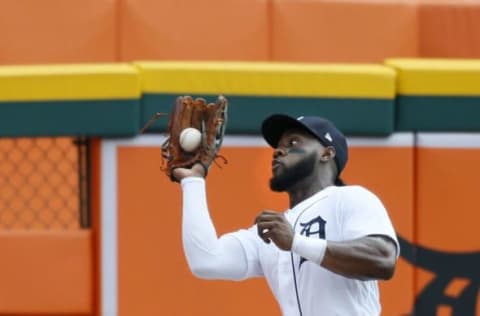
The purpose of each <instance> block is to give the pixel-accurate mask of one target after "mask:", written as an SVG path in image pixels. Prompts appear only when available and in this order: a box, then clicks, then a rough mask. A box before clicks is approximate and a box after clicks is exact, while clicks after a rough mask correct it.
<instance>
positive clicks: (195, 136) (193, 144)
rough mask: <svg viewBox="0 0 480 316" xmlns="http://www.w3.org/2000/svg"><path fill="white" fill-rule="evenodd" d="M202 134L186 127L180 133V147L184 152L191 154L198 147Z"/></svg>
mask: <svg viewBox="0 0 480 316" xmlns="http://www.w3.org/2000/svg"><path fill="white" fill-rule="evenodd" d="M201 140H202V134H201V133H200V131H199V130H198V129H196V128H193V127H187V128H186V129H184V130H183V131H182V132H181V133H180V146H181V147H182V149H183V150H185V151H186V152H192V151H194V150H195V149H197V147H198V146H199V145H200V142H201Z"/></svg>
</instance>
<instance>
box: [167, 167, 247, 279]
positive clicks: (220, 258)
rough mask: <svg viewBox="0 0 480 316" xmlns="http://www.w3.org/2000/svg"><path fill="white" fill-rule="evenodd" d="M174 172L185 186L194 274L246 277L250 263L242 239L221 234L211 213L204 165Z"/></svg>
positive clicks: (186, 237)
mask: <svg viewBox="0 0 480 316" xmlns="http://www.w3.org/2000/svg"><path fill="white" fill-rule="evenodd" d="M174 172H175V176H176V178H177V179H178V180H181V185H182V191H183V217H182V240H183V247H184V252H185V256H186V259H187V263H188V266H189V268H190V270H191V271H192V273H193V274H194V275H195V276H197V277H199V278H203V279H223V280H239V279H243V278H245V277H246V274H247V269H248V266H247V259H246V256H245V252H244V250H243V247H242V245H241V243H240V241H239V240H238V239H237V238H235V237H234V236H233V235H232V234H227V235H225V236H223V237H221V238H218V237H217V233H216V230H215V226H214V224H213V222H212V220H211V218H210V214H209V212H208V207H207V199H206V192H205V191H206V190H205V180H204V179H203V167H201V166H200V167H195V166H194V168H192V169H191V170H190V169H188V170H187V169H176V170H175V171H174Z"/></svg>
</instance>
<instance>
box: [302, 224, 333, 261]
mask: <svg viewBox="0 0 480 316" xmlns="http://www.w3.org/2000/svg"><path fill="white" fill-rule="evenodd" d="M326 223H327V222H326V221H325V220H324V219H323V218H321V217H320V216H317V217H315V218H314V219H312V220H310V221H308V222H305V223H300V227H302V230H301V231H300V235H304V236H307V237H317V238H321V239H325V224H326ZM305 261H307V259H305V258H303V257H300V264H299V267H298V268H299V269H300V267H301V266H302V263H304V262H305Z"/></svg>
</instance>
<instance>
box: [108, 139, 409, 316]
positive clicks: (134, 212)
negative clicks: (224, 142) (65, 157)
mask: <svg viewBox="0 0 480 316" xmlns="http://www.w3.org/2000/svg"><path fill="white" fill-rule="evenodd" d="M271 154H272V151H271V149H269V148H254V147H251V148H249V147H247V148H238V147H225V148H223V149H222V155H225V156H226V157H227V158H228V160H229V163H228V165H226V166H224V167H223V168H222V169H219V168H216V167H212V170H211V172H210V174H209V179H208V184H207V190H208V195H209V207H210V209H211V215H212V218H213V220H214V222H215V223H216V226H217V231H218V232H219V233H220V234H221V233H225V232H228V231H231V230H236V229H239V228H243V227H249V226H250V225H251V224H252V222H253V218H254V217H255V215H256V214H257V213H258V212H259V211H261V210H263V209H274V210H279V211H280V210H284V209H285V208H286V207H287V199H286V196H284V195H282V194H278V193H272V192H270V190H269V188H268V179H269V178H270V168H269V167H268V166H269V163H270V159H271ZM159 166H160V153H159V149H158V148H152V147H127V146H122V147H120V148H119V150H118V164H117V168H118V179H117V182H118V207H119V241H118V242H119V299H118V301H119V314H120V315H124V316H125V315H131V314H132V313H135V315H146V316H147V315H157V314H164V315H167V314H168V315H194V314H195V315H209V316H210V315H238V316H243V315H251V314H252V306H255V315H278V314H279V313H280V312H279V308H278V307H277V303H276V302H275V301H274V299H273V297H272V295H271V294H270V292H269V289H268V288H267V285H266V283H265V281H264V280H263V279H256V280H249V281H246V282H242V283H236V282H225V281H204V280H199V279H196V278H194V277H193V276H192V275H191V273H190V271H189V270H188V267H187V265H186V262H185V259H184V255H183V251H182V244H181V230H180V227H181V192H180V188H179V186H178V185H177V184H174V183H171V182H170V181H169V180H168V179H167V178H166V176H165V175H164V174H162V172H161V171H160V169H159ZM392 166H395V167H394V168H392ZM412 166H413V149H412V148H409V147H405V148H368V147H366V148H364V147H361V148H360V147H359V148H352V150H351V163H350V165H349V166H348V167H347V170H346V174H345V179H346V180H347V181H348V182H350V183H358V184H363V185H365V186H367V187H369V188H370V189H372V190H373V191H375V192H377V193H378V194H379V196H380V197H381V198H382V199H383V200H384V202H385V204H386V205H387V207H388V209H389V211H390V215H391V217H392V220H393V221H394V223H395V226H396V228H397V229H398V230H399V232H400V233H401V234H402V235H403V236H404V237H405V238H408V239H412V238H413V167H412ZM140 245H141V246H140ZM381 288H382V302H383V305H384V315H398V314H399V313H400V312H402V313H404V314H405V313H407V312H408V311H409V308H410V307H411V305H412V302H413V289H414V284H413V269H412V267H411V266H410V265H408V264H406V263H405V262H404V261H403V260H402V259H400V261H399V264H398V269H397V272H396V275H395V277H394V279H393V280H392V281H390V282H385V283H382V284H381ZM259 302H261V304H259Z"/></svg>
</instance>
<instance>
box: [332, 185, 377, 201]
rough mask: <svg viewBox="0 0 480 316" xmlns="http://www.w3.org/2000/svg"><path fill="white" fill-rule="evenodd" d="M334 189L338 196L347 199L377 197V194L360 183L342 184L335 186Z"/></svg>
mask: <svg viewBox="0 0 480 316" xmlns="http://www.w3.org/2000/svg"><path fill="white" fill-rule="evenodd" d="M335 191H336V193H337V194H338V196H339V197H341V198H342V199H348V200H358V199H367V200H371V199H378V196H377V195H376V194H375V193H374V192H372V191H371V190H369V189H368V188H366V187H364V186H361V185H344V186H336V187H335Z"/></svg>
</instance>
